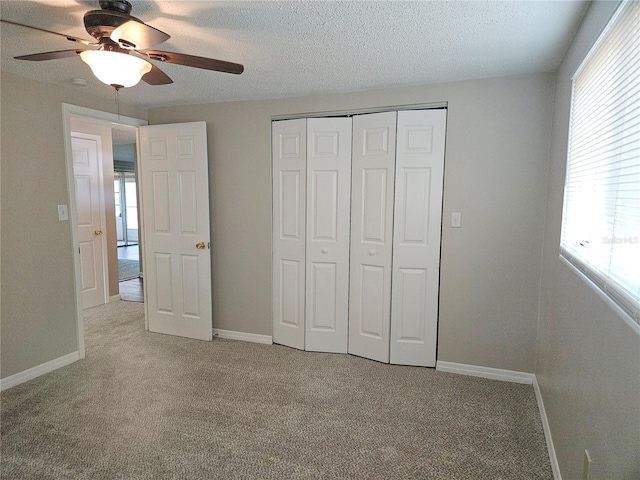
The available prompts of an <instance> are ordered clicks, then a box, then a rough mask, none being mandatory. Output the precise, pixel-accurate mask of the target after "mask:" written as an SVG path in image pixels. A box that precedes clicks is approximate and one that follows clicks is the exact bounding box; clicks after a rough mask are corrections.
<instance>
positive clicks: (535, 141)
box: [149, 74, 554, 372]
mask: <svg viewBox="0 0 640 480" xmlns="http://www.w3.org/2000/svg"><path fill="white" fill-rule="evenodd" d="M553 86H554V76H553V75H550V74H535V75H524V76H514V77H505V78H495V79H485V80H477V81H467V82H458V83H450V84H441V85H429V86H420V87H410V88H398V89H389V90H380V91H371V92H359V93H350V94H341V95H326V96H317V97H304V98H293V99H283V100H272V101H249V102H234V103H220V104H210V105H194V106H183V107H170V108H157V109H151V110H150V111H149V123H150V124H158V123H170V122H188V121H198V120H204V121H206V122H207V128H208V142H209V162H210V186H211V220H212V222H211V228H212V249H213V251H212V262H213V309H214V310H213V311H214V318H213V323H214V326H215V327H216V328H221V329H227V330H237V331H242V332H250V333H257V334H264V335H271V153H270V152H271V134H270V120H271V118H272V116H281V115H293V114H307V113H315V112H329V111H348V110H358V109H362V108H370V107H380V108H384V107H387V106H397V105H411V104H426V103H441V102H448V105H449V111H448V123H447V143H446V159H445V188H444V192H445V193H444V219H445V226H444V229H443V243H442V279H441V306H440V326H439V328H440V330H439V344H438V359H439V360H441V361H442V360H444V361H449V362H459V363H465V364H473V365H482V366H487V367H494V368H503V369H508V370H517V371H524V372H533V369H534V365H535V341H536V322H537V316H538V291H539V283H540V259H541V245H542V232H543V221H544V207H545V190H546V182H547V178H546V175H547V169H548V157H549V135H550V119H551V115H552V97H553ZM452 210H455V211H460V212H462V228H460V229H451V228H449V223H448V220H449V218H450V213H451V211H452Z"/></svg>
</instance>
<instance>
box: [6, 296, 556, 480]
mask: <svg viewBox="0 0 640 480" xmlns="http://www.w3.org/2000/svg"><path fill="white" fill-rule="evenodd" d="M143 322H144V321H143V305H142V304H137V303H131V302H115V303H110V304H107V305H104V306H100V307H95V308H93V309H90V310H88V311H87V312H86V352H87V354H86V358H85V359H84V360H81V361H79V362H76V363H74V364H72V365H69V366H67V367H64V368H61V369H59V370H56V371H55V372H52V373H50V374H47V375H44V376H42V377H39V378H37V379H35V380H32V381H30V382H27V383H25V384H22V385H18V386H16V387H14V388H12V389H9V390H7V391H5V392H3V393H2V396H1V399H2V427H1V428H2V430H1V433H2V436H1V438H2V444H1V448H2V451H1V454H2V456H1V464H0V476H1V477H2V478H7V479H36V478H37V479H61V478H69V479H76V478H78V479H85V478H86V479H120V478H122V479H125V478H126V479H138V478H148V479H152V478H163V479H166V478H198V479H207V478H225V479H231V478H245V479H271V478H272V479H289V478H354V479H396V478H398V479H408V478H421V479H536V480H539V479H552V478H553V475H552V473H551V467H550V464H549V458H548V454H547V449H546V446H545V441H544V435H543V431H542V424H541V421H540V416H539V413H538V408H537V406H536V400H535V396H534V392H533V388H532V387H531V386H530V385H521V384H513V383H506V382H499V381H492V380H485V379H479V378H474V377H467V376H462V375H455V374H448V373H441V372H436V371H435V370H433V369H427V368H415V367H403V366H393V365H384V364H380V363H377V362H373V361H369V360H365V359H362V358H358V357H354V356H349V355H335V354H322V353H309V352H299V351H297V350H294V349H290V348H286V347H281V346H275V345H274V346H270V345H259V344H252V343H245V342H237V341H231V340H221V339H215V340H214V341H213V342H200V341H196V340H189V339H184V338H177V337H170V336H165V335H158V334H153V333H148V332H145V331H144V330H143Z"/></svg>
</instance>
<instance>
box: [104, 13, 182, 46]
mask: <svg viewBox="0 0 640 480" xmlns="http://www.w3.org/2000/svg"><path fill="white" fill-rule="evenodd" d="M170 38H171V35H169V34H166V33H164V32H162V31H160V30H158V29H157V28H154V27H152V26H150V25H147V24H146V23H142V22H139V21H136V20H129V21H128V22H125V23H123V24H122V25H120V26H119V27H118V28H116V29H115V30H114V31H113V32H111V40H113V41H114V42H116V43H119V44H120V45H121V46H123V47H125V48H127V47H129V48H135V49H137V50H145V49H147V48H151V47H153V46H154V45H158V44H159V43H162V42H166V41H167V40H169V39H170Z"/></svg>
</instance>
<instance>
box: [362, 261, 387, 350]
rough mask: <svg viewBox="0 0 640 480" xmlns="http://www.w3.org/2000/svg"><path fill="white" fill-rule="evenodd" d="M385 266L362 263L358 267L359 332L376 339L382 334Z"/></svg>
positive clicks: (380, 337)
mask: <svg viewBox="0 0 640 480" xmlns="http://www.w3.org/2000/svg"><path fill="white" fill-rule="evenodd" d="M384 277H385V268H384V267H380V266H377V265H362V266H361V268H360V292H362V295H361V298H360V312H361V313H360V322H359V323H360V328H361V331H360V334H361V335H368V336H370V337H372V338H374V339H376V340H382V337H383V336H384V325H385V315H384V303H385V295H386V294H388V293H389V292H385V288H384V287H385V285H384V284H385V282H384V280H385V278H384Z"/></svg>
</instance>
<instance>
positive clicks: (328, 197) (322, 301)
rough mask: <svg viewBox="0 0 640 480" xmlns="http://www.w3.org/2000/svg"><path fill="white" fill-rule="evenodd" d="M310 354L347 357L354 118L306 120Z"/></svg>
mask: <svg viewBox="0 0 640 480" xmlns="http://www.w3.org/2000/svg"><path fill="white" fill-rule="evenodd" d="M307 138H308V139H309V142H308V144H307V191H308V192H309V195H308V202H307V235H306V239H307V241H306V271H307V276H306V278H307V287H306V315H305V317H306V319H305V322H306V331H305V349H306V350H314V351H322V352H336V353H346V352H347V340H348V339H347V336H348V317H349V230H350V208H349V206H350V203H351V180H350V177H351V119H350V118H310V119H308V120H307Z"/></svg>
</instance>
